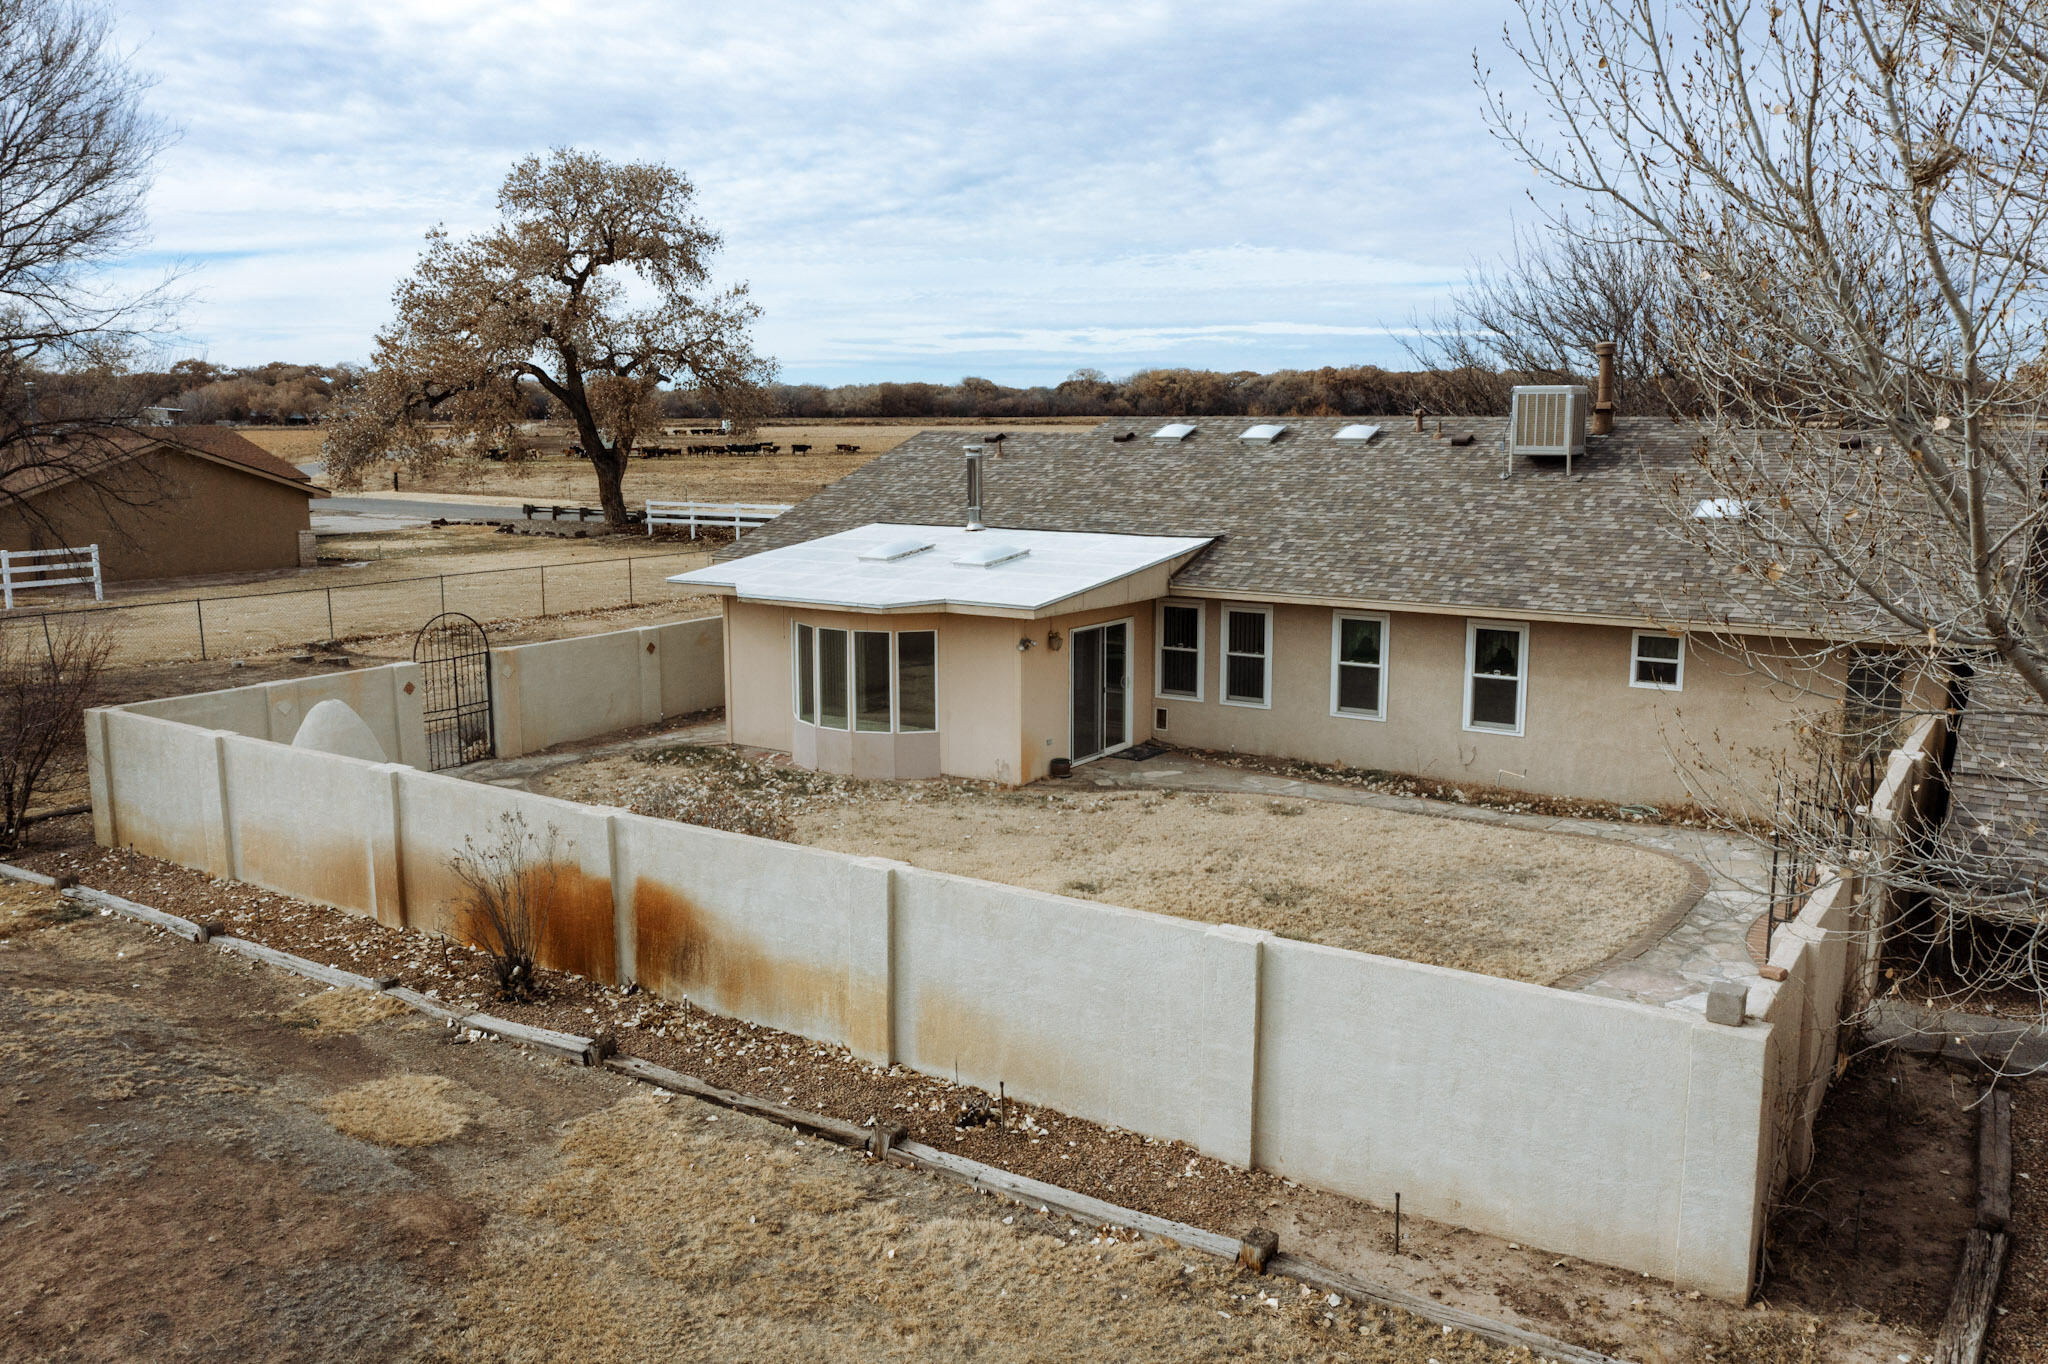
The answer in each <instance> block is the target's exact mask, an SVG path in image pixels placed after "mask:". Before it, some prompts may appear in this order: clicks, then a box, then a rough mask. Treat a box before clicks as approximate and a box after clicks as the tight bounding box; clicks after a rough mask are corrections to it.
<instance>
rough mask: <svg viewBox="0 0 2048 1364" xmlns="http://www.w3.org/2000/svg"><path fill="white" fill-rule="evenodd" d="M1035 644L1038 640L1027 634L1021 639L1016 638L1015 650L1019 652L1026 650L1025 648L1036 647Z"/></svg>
mask: <svg viewBox="0 0 2048 1364" xmlns="http://www.w3.org/2000/svg"><path fill="white" fill-rule="evenodd" d="M1037 645H1038V641H1037V640H1035V639H1033V638H1032V637H1031V636H1029V635H1026V636H1024V638H1022V639H1020V640H1018V641H1017V652H1018V653H1020V654H1021V653H1023V652H1024V651H1025V650H1027V649H1032V648H1036V647H1037Z"/></svg>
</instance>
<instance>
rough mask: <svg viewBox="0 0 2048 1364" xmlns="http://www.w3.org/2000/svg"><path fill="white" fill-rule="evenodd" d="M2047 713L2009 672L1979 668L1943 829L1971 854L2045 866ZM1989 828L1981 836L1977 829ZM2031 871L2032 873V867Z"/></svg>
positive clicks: (1960, 726)
mask: <svg viewBox="0 0 2048 1364" xmlns="http://www.w3.org/2000/svg"><path fill="white" fill-rule="evenodd" d="M2044 783H2048V713H2044V708H2043V706H2042V704H2041V700H2040V698H2039V697H2037V696H2035V695H2034V694H2033V692H2032V691H2031V690H2029V689H2028V688H2027V687H2026V686H2025V685H2024V684H2023V683H2021V682H2020V680H2019V679H2018V678H2017V677H2016V676H2014V675H2013V674H2012V672H2011V671H2010V670H2009V669H2005V668H1992V669H1987V670H1985V671H1983V672H1980V673H1979V674H1978V676H1977V678H1976V680H1975V681H1974V682H1973V683H1972V684H1971V687H1970V705H1969V708H1968V709H1966V710H1965V711H1964V712H1963V714H1962V717H1961V719H1960V720H1959V721H1958V722H1957V725H1956V757H1955V765H1954V768H1953V770H1952V772H1951V775H1950V778H1949V805H1950V827H1951V829H1952V830H1954V832H1955V833H1956V834H1957V835H1958V836H1959V837H1960V838H1961V839H1962V840H1963V842H1964V843H1965V844H1966V845H1967V846H1970V847H1972V848H1974V849H1975V850H1976V851H1977V852H1979V853H1983V854H1986V855H1989V856H1993V857H1997V858H2001V859H2006V858H2017V859H2020V860H2022V861H2026V862H2031V863H2032V864H2033V866H2034V867H2035V868H2036V869H2038V868H2039V867H2041V866H2044V865H2048V786H2044ZM1981 830H1988V831H1989V832H1988V833H1984V832H1980V831H1981ZM2035 874H2036V875H2038V871H2036V872H2035Z"/></svg>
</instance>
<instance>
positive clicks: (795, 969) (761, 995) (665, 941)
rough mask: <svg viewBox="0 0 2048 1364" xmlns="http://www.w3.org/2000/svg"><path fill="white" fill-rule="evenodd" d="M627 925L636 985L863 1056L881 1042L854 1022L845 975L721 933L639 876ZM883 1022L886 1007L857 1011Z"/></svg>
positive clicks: (667, 890) (684, 901) (684, 899)
mask: <svg viewBox="0 0 2048 1364" xmlns="http://www.w3.org/2000/svg"><path fill="white" fill-rule="evenodd" d="M633 923H634V928H635V931H636V933H637V934H638V949H637V957H636V963H637V965H636V971H637V974H638V976H639V979H640V983H641V984H642V985H644V986H646V987H647V988H648V989H650V990H653V991H655V992H656V993H658V994H662V995H666V996H668V997H670V998H680V997H688V998H690V999H693V1000H696V1001H697V1002H699V1003H703V1004H707V1005H709V1006H710V1007H713V1008H715V1009H717V1010H718V1011H719V1012H721V1013H726V1014H733V1015H737V1016H739V1017H742V1018H749V1019H754V1020H757V1021H763V1022H783V1023H788V1024H793V1025H805V1024H808V1025H809V1026H810V1027H811V1028H812V1029H813V1030H814V1031H823V1032H827V1033H829V1034H830V1035H831V1036H833V1037H836V1038H839V1039H840V1040H842V1041H844V1042H845V1043H846V1044H847V1045H848V1046H852V1047H855V1048H856V1049H862V1050H865V1051H867V1052H869V1053H870V1054H875V1053H877V1052H879V1051H880V1048H881V1044H882V1042H883V1041H884V1039H883V1038H881V1037H874V1036H868V1035H867V1034H869V1033H872V1032H875V1031H877V1028H876V1027H875V1026H874V1025H864V1026H860V1027H859V1029H858V1031H859V1032H860V1034H861V1035H860V1036H855V1035H853V1033H854V1031H855V1028H854V1021H853V1020H852V1019H850V1018H849V1014H850V1012H851V1011H850V1010H849V1009H848V1007H847V998H846V973H845V971H844V970H843V969H828V968H824V967H818V966H810V965H805V964H802V963H797V962H791V961H787V960H784V959H782V958H779V957H777V956H775V955H774V954H773V953H769V952H765V951H763V950H762V949H761V948H759V947H758V946H756V945H755V944H754V943H751V942H749V941H748V940H747V939H745V938H744V937H742V936H740V935H738V934H736V933H733V932H732V931H730V930H729V929H726V930H722V929H720V928H719V927H718V926H717V925H716V924H715V922H714V921H712V920H711V919H710V918H709V916H707V915H706V914H705V913H704V911H703V910H702V909H701V908H700V907H699V906H698V905H697V904H695V903H694V902H692V901H691V899H690V898H689V897H688V896H686V895H684V894H682V893H681V892H680V891H677V890H675V889H673V888H672V887H669V886H666V885H664V884H662V883H661V882H659V881H654V880H650V879H648V878H647V877H644V876H643V877H640V878H638V879H636V880H635V881H634V883H633ZM864 1012H865V1013H866V1014H867V1015H868V1016H869V1017H873V1018H883V1017H886V1009H885V1008H881V1007H878V1008H874V1009H869V1010H866V1011H864Z"/></svg>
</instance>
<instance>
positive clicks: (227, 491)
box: [0, 451, 312, 582]
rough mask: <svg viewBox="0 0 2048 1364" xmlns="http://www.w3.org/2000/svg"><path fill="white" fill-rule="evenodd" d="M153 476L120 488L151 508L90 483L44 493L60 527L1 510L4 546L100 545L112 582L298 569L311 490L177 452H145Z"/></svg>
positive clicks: (138, 476)
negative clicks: (120, 501)
mask: <svg viewBox="0 0 2048 1364" xmlns="http://www.w3.org/2000/svg"><path fill="white" fill-rule="evenodd" d="M138 463H139V464H144V465H146V466H147V472H146V473H143V472H134V473H127V474H124V475H122V476H120V482H119V486H120V487H121V488H123V489H124V490H125V491H127V492H128V493H130V494H131V495H133V496H136V497H141V498H146V499H148V501H149V505H147V506H139V507H125V506H119V505H116V504H113V503H111V502H107V501H105V500H103V499H101V498H100V497H98V496H96V495H95V494H94V492H93V491H92V490H91V489H89V488H87V487H85V486H84V485H82V484H78V483H71V484H67V485H65V486H63V487H59V488H54V489H52V490H50V491H49V492H48V493H45V494H43V495H42V496H41V497H39V498H37V499H36V502H35V505H36V508H37V510H38V511H39V512H40V513H41V515H43V516H44V517H46V518H48V519H49V521H50V522H51V523H53V525H54V526H55V533H54V534H53V533H52V532H51V531H50V530H48V529H45V528H44V527H42V526H39V525H36V524H34V523H33V522H31V521H29V520H28V519H27V518H25V517H24V516H23V515H22V514H21V513H20V512H19V511H14V512H7V513H0V549H57V548H62V547H64V546H69V545H90V544H97V545H98V546H99V547H100V575H101V577H102V578H104V579H105V580H107V581H109V582H119V581H124V580H130V579H137V578H183V577H188V576H193V575H197V574H205V573H247V572H255V571H259V570H262V569H271V568H296V567H298V563H299V532H300V531H302V530H308V529H310V528H311V525H312V521H311V513H310V511H309V510H308V504H309V503H310V502H311V500H312V499H311V498H310V497H309V496H308V495H307V494H306V493H303V492H298V491H295V490H293V489H291V488H288V487H285V486H284V485H283V484H281V483H275V482H272V481H271V480H269V479H266V478H261V477H259V476H257V475H255V474H249V473H239V472H237V471H235V470H233V469H229V468H226V467H224V466H222V465H219V464H216V463H214V462H212V461H211V460H204V459H199V458H197V457H195V456H192V455H188V454H183V453H180V452H176V451H163V452H160V453H157V454H152V455H145V456H143V457H142V459H141V460H139V461H138Z"/></svg>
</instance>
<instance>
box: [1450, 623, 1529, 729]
mask: <svg viewBox="0 0 2048 1364" xmlns="http://www.w3.org/2000/svg"><path fill="white" fill-rule="evenodd" d="M1528 693H1529V627H1528V626H1526V625H1517V624H1514V623H1512V622H1509V621H1498V620H1474V621H1467V622H1466V624H1465V728H1467V729H1473V730H1482V731H1484V732H1486V733H1489V734H1520V733H1521V732H1522V718H1523V715H1524V712H1525V711H1526V709H1527V706H1526V703H1527V700H1528Z"/></svg>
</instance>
